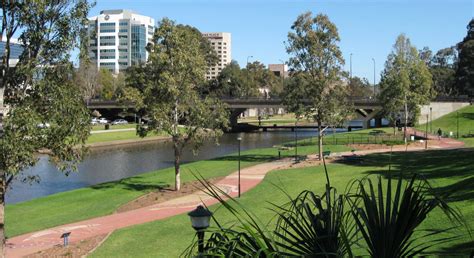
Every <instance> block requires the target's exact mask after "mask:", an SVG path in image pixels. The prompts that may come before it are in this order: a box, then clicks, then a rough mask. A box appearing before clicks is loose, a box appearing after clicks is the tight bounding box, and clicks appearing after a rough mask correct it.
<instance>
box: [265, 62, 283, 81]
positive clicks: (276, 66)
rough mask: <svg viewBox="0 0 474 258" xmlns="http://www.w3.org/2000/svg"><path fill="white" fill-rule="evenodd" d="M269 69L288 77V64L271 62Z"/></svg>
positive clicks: (276, 74) (279, 75)
mask: <svg viewBox="0 0 474 258" xmlns="http://www.w3.org/2000/svg"><path fill="white" fill-rule="evenodd" d="M268 70H270V71H272V72H273V74H275V76H278V77H283V78H286V77H288V66H287V65H285V64H269V65H268Z"/></svg>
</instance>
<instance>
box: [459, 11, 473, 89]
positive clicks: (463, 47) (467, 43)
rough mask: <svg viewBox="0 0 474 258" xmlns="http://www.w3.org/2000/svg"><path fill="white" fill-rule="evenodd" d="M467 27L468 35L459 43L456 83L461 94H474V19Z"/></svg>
mask: <svg viewBox="0 0 474 258" xmlns="http://www.w3.org/2000/svg"><path fill="white" fill-rule="evenodd" d="M467 29H468V31H467V36H466V37H465V38H464V40H463V41H462V42H461V43H459V44H458V50H459V63H458V66H457V70H456V84H457V87H458V89H459V92H460V93H461V94H467V95H471V96H474V19H471V21H470V22H469V24H468V26H467Z"/></svg>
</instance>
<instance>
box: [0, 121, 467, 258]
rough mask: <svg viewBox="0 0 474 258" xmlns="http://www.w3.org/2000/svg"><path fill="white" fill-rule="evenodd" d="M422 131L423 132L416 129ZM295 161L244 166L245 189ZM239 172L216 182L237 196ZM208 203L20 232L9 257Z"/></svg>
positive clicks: (171, 204) (174, 204) (433, 144)
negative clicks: (65, 238)
mask: <svg viewBox="0 0 474 258" xmlns="http://www.w3.org/2000/svg"><path fill="white" fill-rule="evenodd" d="M415 132H416V131H415V130H413V129H410V131H409V133H410V134H415ZM416 133H417V134H418V135H421V134H422V132H416ZM428 138H429V139H431V141H430V144H429V148H430V149H440V148H460V147H462V146H463V145H464V143H463V142H460V141H456V140H453V139H449V138H442V139H441V140H438V137H437V136H434V135H429V137H428ZM390 150H391V149H390V148H385V149H374V150H361V151H357V154H358V155H365V154H370V153H380V152H387V151H390ZM405 150H406V148H405V147H395V148H393V149H392V151H405ZM408 150H410V151H415V150H419V151H421V150H424V147H420V146H410V147H408ZM350 154H351V152H344V153H336V154H332V155H331V156H336V157H337V156H341V155H350ZM313 157H314V155H310V156H309V158H313ZM291 165H292V159H290V158H288V159H282V160H277V161H272V162H268V163H263V164H259V165H255V166H252V167H248V168H244V169H242V170H241V192H246V191H248V190H250V189H252V188H253V187H255V186H256V185H258V184H259V183H260V182H261V181H262V180H263V178H264V177H265V175H266V174H267V173H268V172H270V171H272V170H276V169H281V168H287V167H290V166H291ZM237 178H238V174H237V172H234V173H232V174H230V175H228V176H226V177H225V178H223V179H222V180H220V181H219V182H217V183H216V184H215V185H216V186H217V187H219V188H220V189H222V190H224V191H225V192H226V193H227V194H229V195H230V196H232V197H236V196H237V194H238V192H237ZM202 203H205V204H206V205H212V204H215V203H217V200H215V199H213V198H212V197H210V196H209V195H207V194H206V193H204V192H203V191H197V192H195V193H192V194H190V195H187V196H182V197H178V198H176V199H172V200H169V201H166V202H162V203H159V204H155V205H151V206H148V207H144V208H140V209H136V210H131V211H127V212H123V213H115V214H111V215H107V216H103V217H97V218H93V219H88V220H84V221H80V222H76V223H71V224H67V225H62V226H58V227H54V228H50V229H46V230H42V231H38V232H32V233H28V234H24V235H20V236H16V237H13V238H10V239H8V241H7V248H6V255H7V257H22V256H25V255H29V254H33V253H36V252H38V251H42V250H46V249H49V248H52V247H54V246H55V245H61V244H62V239H60V236H61V235H62V234H63V233H64V232H71V237H70V242H71V243H74V242H79V241H81V240H84V239H87V238H90V237H93V236H97V235H101V234H107V233H110V232H112V231H114V230H116V229H120V228H124V227H128V226H133V225H137V224H142V223H146V222H150V221H154V220H159V219H164V218H168V217H171V216H175V215H178V214H183V213H186V212H188V211H191V210H193V209H194V208H195V207H196V206H197V205H199V204H202Z"/></svg>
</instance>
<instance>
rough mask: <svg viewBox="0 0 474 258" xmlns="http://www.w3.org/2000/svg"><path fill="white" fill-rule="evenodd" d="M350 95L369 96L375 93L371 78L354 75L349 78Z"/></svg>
mask: <svg viewBox="0 0 474 258" xmlns="http://www.w3.org/2000/svg"><path fill="white" fill-rule="evenodd" d="M348 86H349V89H348V90H349V95H350V96H351V97H367V96H370V95H371V94H372V93H373V90H372V89H371V88H372V86H371V85H370V82H369V80H367V78H359V77H357V76H353V77H352V78H350V79H349V84H348Z"/></svg>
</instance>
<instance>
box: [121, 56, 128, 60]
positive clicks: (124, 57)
mask: <svg viewBox="0 0 474 258" xmlns="http://www.w3.org/2000/svg"><path fill="white" fill-rule="evenodd" d="M119 59H128V56H119Z"/></svg>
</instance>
